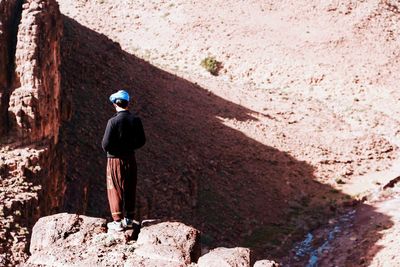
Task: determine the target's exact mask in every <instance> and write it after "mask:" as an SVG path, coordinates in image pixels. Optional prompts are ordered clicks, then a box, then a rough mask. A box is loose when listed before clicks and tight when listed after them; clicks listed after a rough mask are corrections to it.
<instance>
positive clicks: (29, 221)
mask: <svg viewBox="0 0 400 267" xmlns="http://www.w3.org/2000/svg"><path fill="white" fill-rule="evenodd" d="M0 14H1V16H0V181H1V182H0V183H1V184H0V203H1V204H0V218H1V220H0V265H2V266H5V265H15V264H16V263H18V262H21V261H24V260H25V259H26V257H27V254H26V253H27V247H28V244H27V243H28V241H29V238H30V229H31V228H32V226H33V224H34V222H36V220H37V219H38V218H39V217H40V216H43V215H47V214H50V213H52V212H55V211H56V210H58V207H60V206H61V205H62V197H63V191H64V190H65V185H64V177H65V175H64V173H65V170H64V167H63V166H64V163H63V158H62V156H61V154H60V152H59V151H60V145H59V144H58V131H59V127H60V123H61V120H62V117H64V118H67V117H68V114H66V113H63V112H62V110H63V108H62V106H61V97H62V96H61V92H60V72H59V65H60V38H61V35H62V22H61V15H60V12H59V9H58V4H57V3H56V2H55V1H53V0H51V1H44V0H25V1H21V0H0Z"/></svg>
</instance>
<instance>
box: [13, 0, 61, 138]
mask: <svg viewBox="0 0 400 267" xmlns="http://www.w3.org/2000/svg"><path fill="white" fill-rule="evenodd" d="M61 35H62V21H61V15H60V11H59V9H58V4H57V3H56V2H55V1H45V0H30V1H26V2H24V4H23V10H22V16H21V22H20V24H19V27H18V35H17V39H18V41H17V46H16V52H15V75H14V79H13V88H12V92H10V100H9V108H8V111H9V114H8V116H9V117H8V120H9V123H10V127H11V129H9V131H10V132H11V135H10V136H9V138H10V139H11V140H13V141H16V142H22V141H23V142H27V141H38V140H42V139H43V138H48V139H54V142H55V143H56V142H57V138H58V129H59V126H60V122H61V120H60V117H61V114H60V101H61V99H60V73H59V66H60V58H61V57H60V38H61Z"/></svg>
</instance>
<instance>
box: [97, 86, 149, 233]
mask: <svg viewBox="0 0 400 267" xmlns="http://www.w3.org/2000/svg"><path fill="white" fill-rule="evenodd" d="M110 101H111V102H112V103H113V105H114V107H115V110H116V112H117V113H116V114H115V115H114V116H113V117H112V118H110V119H109V120H108V123H107V127H106V130H105V133H104V137H103V141H102V147H103V149H104V151H106V152H107V196H108V202H109V204H110V210H111V215H112V218H113V220H114V221H113V222H110V223H108V224H107V227H108V229H110V230H114V231H122V230H123V229H124V228H132V227H133V226H134V224H135V226H137V225H138V222H136V221H134V213H135V198H136V180H137V168H136V158H135V150H136V149H138V148H140V147H142V146H143V145H144V144H145V142H146V138H145V135H144V130H143V126H142V122H141V120H140V118H138V117H136V116H134V115H133V114H131V113H130V112H129V110H128V104H129V94H128V93H127V92H126V91H124V90H120V91H118V92H116V93H114V94H112V95H111V96H110Z"/></svg>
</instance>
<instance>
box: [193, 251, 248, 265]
mask: <svg viewBox="0 0 400 267" xmlns="http://www.w3.org/2000/svg"><path fill="white" fill-rule="evenodd" d="M198 266H199V267H231V266H236V267H250V250H249V249H248V248H240V247H237V248H216V249H213V250H211V251H210V252H209V253H207V254H205V255H203V256H201V257H200V259H199V262H198Z"/></svg>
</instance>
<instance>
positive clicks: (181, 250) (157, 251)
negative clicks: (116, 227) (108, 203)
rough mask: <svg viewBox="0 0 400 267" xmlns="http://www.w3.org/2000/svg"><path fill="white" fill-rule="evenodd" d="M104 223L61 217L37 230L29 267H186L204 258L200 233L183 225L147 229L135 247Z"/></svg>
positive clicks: (49, 219)
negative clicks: (201, 254) (201, 253)
mask: <svg viewBox="0 0 400 267" xmlns="http://www.w3.org/2000/svg"><path fill="white" fill-rule="evenodd" d="M105 225H106V221H105V220H104V219H100V218H92V217H87V216H82V215H76V214H67V213H61V214H56V215H52V216H47V217H43V218H41V219H40V220H39V221H38V222H37V223H36V224H35V226H34V228H33V233H32V239H31V246H30V252H31V253H32V256H31V257H30V258H29V260H28V262H27V264H28V266H84V265H86V266H126V267H130V266H166V267H167V266H168V267H177V266H187V265H189V264H190V263H191V262H193V261H196V260H197V259H198V256H199V252H200V242H199V241H200V233H199V231H198V230H196V229H194V228H193V227H190V226H187V225H184V224H183V223H179V222H163V223H159V224H155V225H151V226H149V227H143V228H142V229H141V232H140V234H139V237H138V241H137V242H135V241H133V240H131V239H130V238H129V235H126V233H127V232H128V231H126V232H109V233H107V229H106V227H105Z"/></svg>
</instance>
